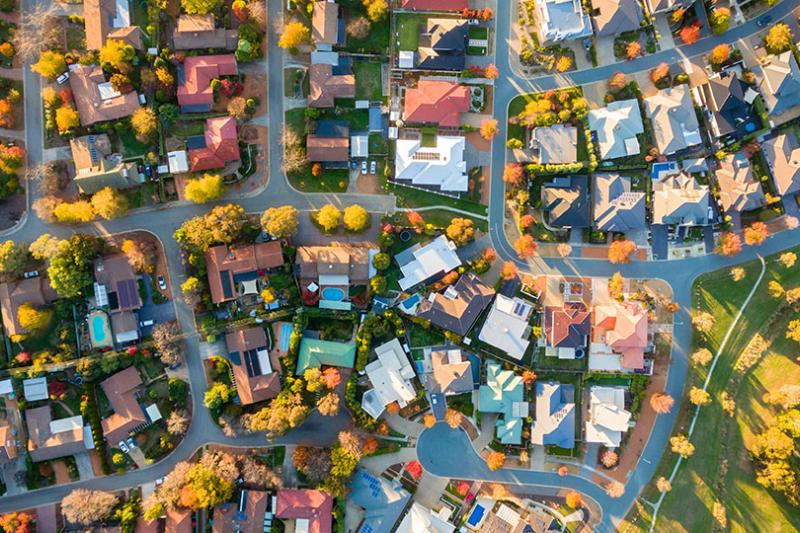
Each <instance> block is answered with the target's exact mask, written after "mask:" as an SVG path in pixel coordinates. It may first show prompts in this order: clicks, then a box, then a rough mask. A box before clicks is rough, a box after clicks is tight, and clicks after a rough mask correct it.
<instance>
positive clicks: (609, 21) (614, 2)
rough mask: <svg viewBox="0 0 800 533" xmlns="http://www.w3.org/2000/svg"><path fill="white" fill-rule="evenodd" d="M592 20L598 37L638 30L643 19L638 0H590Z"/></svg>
mask: <svg viewBox="0 0 800 533" xmlns="http://www.w3.org/2000/svg"><path fill="white" fill-rule="evenodd" d="M592 7H593V8H594V9H593V11H592V21H593V22H594V33H595V35H597V36H598V37H605V36H618V35H619V34H621V33H624V32H626V31H638V30H639V28H641V22H642V20H643V18H644V17H643V14H642V8H641V7H640V6H639V2H638V0H592Z"/></svg>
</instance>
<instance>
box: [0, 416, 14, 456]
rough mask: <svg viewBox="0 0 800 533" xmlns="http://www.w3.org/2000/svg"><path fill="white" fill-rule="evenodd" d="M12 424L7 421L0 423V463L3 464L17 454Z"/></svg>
mask: <svg viewBox="0 0 800 533" xmlns="http://www.w3.org/2000/svg"><path fill="white" fill-rule="evenodd" d="M12 430H13V428H12V426H11V424H9V423H8V422H6V423H4V424H2V425H0V465H4V464H6V463H7V462H9V461H10V460H11V459H14V458H15V457H16V456H17V441H16V437H14V435H13V434H12Z"/></svg>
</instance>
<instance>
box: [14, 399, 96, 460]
mask: <svg viewBox="0 0 800 533" xmlns="http://www.w3.org/2000/svg"><path fill="white" fill-rule="evenodd" d="M25 420H26V421H27V426H28V452H29V453H30V456H31V459H32V460H33V462H38V461H46V460H49V459H55V458H57V457H65V456H67V455H75V454H76V453H79V452H82V451H85V450H86V445H85V444H84V442H83V427H82V426H81V427H79V428H75V429H70V430H68V431H61V432H59V433H51V431H50V422H52V421H53V415H52V414H51V413H50V405H43V406H42V407H36V408H34V409H28V410H26V411H25Z"/></svg>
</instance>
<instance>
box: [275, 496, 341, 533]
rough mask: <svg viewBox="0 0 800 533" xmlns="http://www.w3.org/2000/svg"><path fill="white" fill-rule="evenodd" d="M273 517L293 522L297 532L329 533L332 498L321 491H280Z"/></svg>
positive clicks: (331, 519) (331, 518)
mask: <svg viewBox="0 0 800 533" xmlns="http://www.w3.org/2000/svg"><path fill="white" fill-rule="evenodd" d="M275 517H276V518H280V519H281V520H284V521H286V520H292V521H294V530H295V531H298V532H300V531H306V532H308V533H331V526H332V523H333V498H331V496H330V495H329V494H328V493H327V492H325V491H322V490H310V489H280V490H279V491H278V497H277V504H276V506H275Z"/></svg>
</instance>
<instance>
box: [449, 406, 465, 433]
mask: <svg viewBox="0 0 800 533" xmlns="http://www.w3.org/2000/svg"><path fill="white" fill-rule="evenodd" d="M463 418H464V415H462V414H461V413H460V412H459V411H456V410H455V409H451V408H449V407H448V408H447V411H446V412H445V414H444V421H445V422H447V425H448V426H450V427H451V428H453V429H456V428H458V427H459V426H460V425H461V420H462V419H463Z"/></svg>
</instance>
